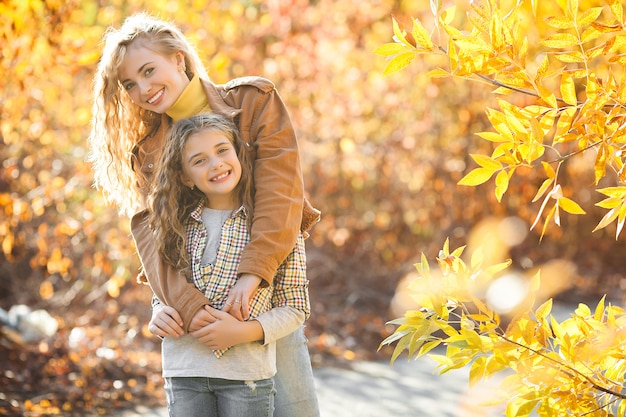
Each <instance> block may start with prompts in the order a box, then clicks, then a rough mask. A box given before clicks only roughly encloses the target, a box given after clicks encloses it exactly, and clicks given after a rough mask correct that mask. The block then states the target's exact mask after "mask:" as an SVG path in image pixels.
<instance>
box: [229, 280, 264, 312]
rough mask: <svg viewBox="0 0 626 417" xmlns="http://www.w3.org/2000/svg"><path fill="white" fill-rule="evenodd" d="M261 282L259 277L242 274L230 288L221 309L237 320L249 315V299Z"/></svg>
mask: <svg viewBox="0 0 626 417" xmlns="http://www.w3.org/2000/svg"><path fill="white" fill-rule="evenodd" d="M259 284H261V278H260V277H258V276H256V275H252V274H242V275H241V276H240V277H239V279H238V280H237V283H236V284H235V285H234V286H233V288H231V290H230V293H229V294H228V298H227V299H226V303H225V304H224V309H223V311H225V312H227V313H229V314H230V315H232V316H233V317H235V318H236V319H237V320H239V321H244V320H247V319H248V318H249V317H250V300H251V299H252V296H253V295H254V294H255V293H256V290H257V289H258V288H259Z"/></svg>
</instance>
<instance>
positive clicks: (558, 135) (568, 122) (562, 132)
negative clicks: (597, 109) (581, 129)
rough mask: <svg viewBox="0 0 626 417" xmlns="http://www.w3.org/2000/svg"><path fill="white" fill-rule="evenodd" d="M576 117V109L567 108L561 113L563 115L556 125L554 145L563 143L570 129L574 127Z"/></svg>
mask: <svg viewBox="0 0 626 417" xmlns="http://www.w3.org/2000/svg"><path fill="white" fill-rule="evenodd" d="M575 115H576V108H575V107H567V108H566V109H564V110H563V111H562V112H561V115H560V116H559V121H558V122H557V123H556V132H555V133H554V141H553V142H554V143H560V142H563V140H562V139H563V138H564V137H565V136H566V135H567V133H568V132H569V130H570V128H571V127H572V123H573V121H574V116H575Z"/></svg>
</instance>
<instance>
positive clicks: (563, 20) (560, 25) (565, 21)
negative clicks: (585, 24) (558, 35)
mask: <svg viewBox="0 0 626 417" xmlns="http://www.w3.org/2000/svg"><path fill="white" fill-rule="evenodd" d="M546 23H547V24H548V26H550V27H553V28H555V29H571V28H573V27H574V26H575V25H574V20H572V19H570V18H569V17H567V16H549V17H548V18H546Z"/></svg>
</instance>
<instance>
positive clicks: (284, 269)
mask: <svg viewBox="0 0 626 417" xmlns="http://www.w3.org/2000/svg"><path fill="white" fill-rule="evenodd" d="M203 207H204V206H203V205H202V204H200V205H199V206H198V207H197V208H196V209H195V210H194V211H193V212H192V213H191V215H190V218H189V220H188V221H187V224H186V229H187V244H186V250H187V251H188V253H189V254H190V257H189V259H190V263H191V276H192V280H193V283H194V284H195V286H196V287H197V288H198V289H199V290H200V291H202V292H203V293H204V295H205V296H206V297H207V299H208V300H209V304H210V305H211V306H212V307H213V308H216V309H222V307H223V306H224V303H225V302H226V299H227V297H228V293H229V292H230V289H231V288H232V287H233V286H234V285H235V283H236V282H237V280H238V276H237V268H238V266H239V262H240V260H241V253H242V251H243V249H244V247H245V246H246V245H247V244H248V242H249V241H250V237H249V233H248V228H247V225H246V218H247V213H246V210H245V209H244V208H243V207H241V208H239V209H238V210H236V211H235V212H234V213H233V214H232V215H231V216H230V217H229V218H228V219H227V220H226V222H225V223H224V225H223V226H222V234H221V238H220V244H219V248H218V250H217V259H216V260H215V263H214V264H212V265H202V263H201V259H202V254H203V252H204V250H205V247H206V244H207V230H206V227H205V225H204V223H203V222H202V209H203ZM284 306H290V307H293V308H295V309H298V310H301V311H303V312H304V313H305V316H306V317H307V318H308V317H309V314H310V305H309V292H308V280H307V278H306V255H305V249H304V238H303V237H302V234H299V236H298V239H297V241H296V245H295V247H294V248H293V250H292V251H291V253H290V254H289V255H288V256H287V258H286V259H285V261H284V262H283V263H282V264H281V265H280V266H279V267H278V270H277V271H276V275H275V277H274V281H273V284H272V285H271V286H267V287H263V288H259V289H258V290H257V292H256V294H255V295H254V297H253V298H252V300H251V303H250V319H254V318H255V317H258V316H259V315H261V314H262V313H264V312H266V311H269V310H271V309H272V308H273V307H284ZM214 352H215V354H216V356H217V357H218V358H219V357H221V356H222V355H223V354H224V352H226V349H223V350H219V351H217V350H216V351H214Z"/></svg>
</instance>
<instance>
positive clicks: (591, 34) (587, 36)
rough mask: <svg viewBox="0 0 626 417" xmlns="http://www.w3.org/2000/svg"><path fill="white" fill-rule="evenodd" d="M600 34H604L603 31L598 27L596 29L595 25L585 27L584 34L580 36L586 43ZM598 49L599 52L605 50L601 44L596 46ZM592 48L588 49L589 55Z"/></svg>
mask: <svg viewBox="0 0 626 417" xmlns="http://www.w3.org/2000/svg"><path fill="white" fill-rule="evenodd" d="M600 35H602V32H601V31H599V30H598V29H596V28H595V27H593V26H589V27H588V28H587V29H585V31H584V32H583V34H582V35H581V36H580V40H581V41H582V42H583V43H585V42H590V41H592V40H594V39H597V38H599V37H600ZM596 51H597V53H598V55H599V54H601V53H602V52H603V45H599V46H598V47H597V48H596ZM589 52H590V50H588V51H587V55H588V56H589V55H590V54H589Z"/></svg>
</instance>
